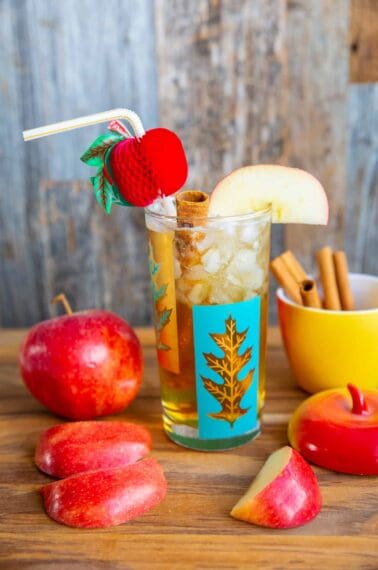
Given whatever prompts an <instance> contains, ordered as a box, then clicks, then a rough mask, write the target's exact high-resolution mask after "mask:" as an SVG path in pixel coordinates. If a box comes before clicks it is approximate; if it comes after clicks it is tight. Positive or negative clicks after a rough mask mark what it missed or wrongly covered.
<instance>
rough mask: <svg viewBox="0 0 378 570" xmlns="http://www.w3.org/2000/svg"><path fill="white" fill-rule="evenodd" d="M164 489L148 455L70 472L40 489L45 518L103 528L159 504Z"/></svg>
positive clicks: (158, 470) (156, 465)
mask: <svg viewBox="0 0 378 570" xmlns="http://www.w3.org/2000/svg"><path fill="white" fill-rule="evenodd" d="M166 492H167V482H166V479H165V477H164V473H163V470H162V468H161V467H160V465H159V463H158V462H157V461H156V459H153V458H152V457H150V458H147V459H142V460H141V461H138V463H134V464H133V465H128V466H125V467H117V468H114V469H100V470H97V471H88V472H87V473H80V474H78V475H72V477H68V478H67V479H62V480H61V481H55V482H54V483H50V484H48V485H45V486H43V487H42V488H41V495H42V497H43V501H44V506H45V510H46V512H47V514H48V515H49V517H51V518H52V519H54V520H55V521H57V522H58V523H61V524H65V525H68V526H72V527H77V528H105V527H109V526H114V525H118V524H122V523H125V522H127V521H129V520H132V519H135V518H137V517H139V516H141V515H142V514H143V513H145V512H147V511H149V510H150V509H152V508H153V507H154V506H155V505H157V504H158V503H160V501H162V500H163V499H164V497H165V495H166Z"/></svg>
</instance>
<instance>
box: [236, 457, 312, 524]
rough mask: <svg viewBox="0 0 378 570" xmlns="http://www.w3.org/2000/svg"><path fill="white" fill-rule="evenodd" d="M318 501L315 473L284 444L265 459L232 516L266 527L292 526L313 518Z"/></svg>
mask: <svg viewBox="0 0 378 570" xmlns="http://www.w3.org/2000/svg"><path fill="white" fill-rule="evenodd" d="M321 504H322V499H321V495H320V489H319V485H318V481H317V479H316V476H315V473H314V472H313V470H312V469H311V467H310V466H309V465H308V463H306V461H305V460H304V459H303V458H302V457H301V455H300V454H299V453H298V452H297V451H295V450H294V449H292V448H291V447H288V446H286V447H283V448H281V449H279V450H277V451H275V452H274V453H272V455H271V456H270V457H269V458H268V460H267V461H266V463H265V464H264V465H263V467H262V469H261V471H260V472H259V473H258V475H257V477H256V478H255V480H254V481H253V483H252V485H251V486H250V487H249V489H248V491H247V492H246V494H245V495H244V496H243V497H242V498H241V499H240V500H239V501H238V502H237V503H236V505H235V506H234V508H233V509H232V511H231V516H232V517H234V518H235V519H240V520H242V521H246V522H249V523H252V524H256V525H259V526H265V527H269V528H292V527H296V526H300V525H303V524H305V523H307V522H308V521H310V520H311V519H313V518H314V517H316V515H317V514H318V513H319V512H320V509H321Z"/></svg>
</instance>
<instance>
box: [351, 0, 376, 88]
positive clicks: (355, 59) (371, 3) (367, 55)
mask: <svg viewBox="0 0 378 570" xmlns="http://www.w3.org/2000/svg"><path fill="white" fill-rule="evenodd" d="M349 46H350V79H351V81H352V82H353V83H372V82H374V81H375V82H376V81H378V2H377V1H376V0H351V1H350V28H349Z"/></svg>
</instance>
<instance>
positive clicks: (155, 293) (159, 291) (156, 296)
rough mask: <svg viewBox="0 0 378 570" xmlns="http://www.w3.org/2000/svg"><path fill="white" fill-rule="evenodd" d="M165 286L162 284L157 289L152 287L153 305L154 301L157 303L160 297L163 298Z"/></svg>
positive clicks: (165, 290)
mask: <svg viewBox="0 0 378 570" xmlns="http://www.w3.org/2000/svg"><path fill="white" fill-rule="evenodd" d="M167 286H168V285H165V284H164V285H162V286H161V287H159V288H158V289H157V288H156V287H154V291H153V297H154V301H155V303H156V301H158V300H159V299H161V298H162V297H164V296H165V294H166V292H167Z"/></svg>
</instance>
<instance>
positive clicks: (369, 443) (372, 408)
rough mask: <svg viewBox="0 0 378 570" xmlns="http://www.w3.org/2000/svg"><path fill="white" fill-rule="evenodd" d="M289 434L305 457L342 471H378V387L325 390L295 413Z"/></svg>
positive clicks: (375, 472)
mask: <svg viewBox="0 0 378 570" xmlns="http://www.w3.org/2000/svg"><path fill="white" fill-rule="evenodd" d="M288 437H289V441H290V443H291V445H292V446H293V447H294V448H295V449H297V450H298V451H299V452H300V453H301V454H302V455H303V456H304V457H305V458H306V459H308V460H309V461H311V462H312V463H315V464H316V465H320V466H321V467H325V468H326V469H331V470H332V471H338V472H340V473H352V474H354V475H378V390H364V391H362V390H360V389H359V388H357V387H356V386H354V385H353V384H348V386H347V388H336V389H333V390H325V391H323V392H318V393H317V394H315V395H313V396H311V397H310V398H307V400H305V401H304V402H302V404H300V405H299V407H298V408H297V409H296V410H295V412H294V414H293V415H292V417H291V419H290V422H289V428H288Z"/></svg>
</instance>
